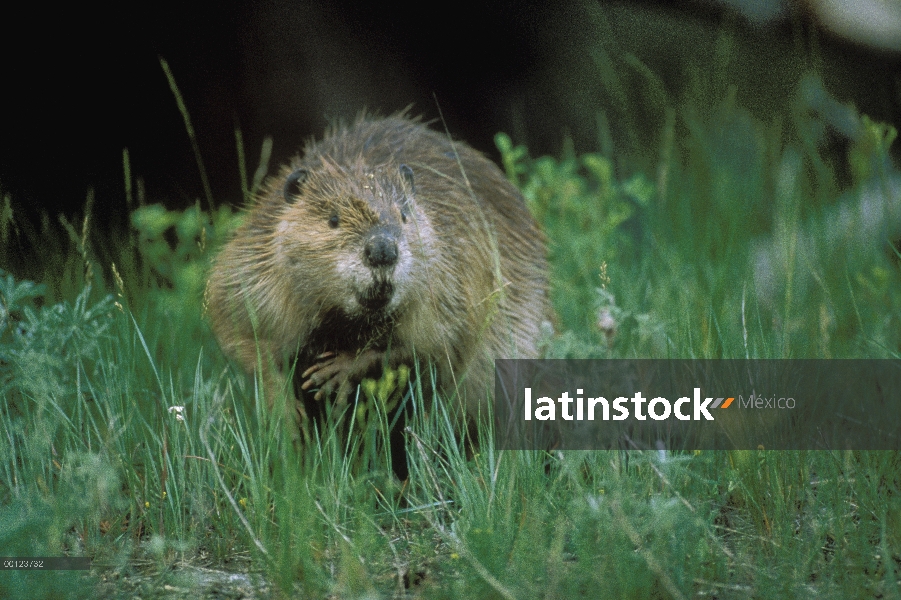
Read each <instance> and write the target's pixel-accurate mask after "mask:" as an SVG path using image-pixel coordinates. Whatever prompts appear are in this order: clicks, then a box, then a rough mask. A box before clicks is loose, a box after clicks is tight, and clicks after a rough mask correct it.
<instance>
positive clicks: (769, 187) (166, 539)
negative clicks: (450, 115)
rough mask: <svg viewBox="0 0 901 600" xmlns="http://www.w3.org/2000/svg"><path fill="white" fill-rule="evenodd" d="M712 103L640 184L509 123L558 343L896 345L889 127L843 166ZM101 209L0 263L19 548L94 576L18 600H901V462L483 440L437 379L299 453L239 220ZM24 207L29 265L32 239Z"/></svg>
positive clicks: (389, 397) (735, 351) (807, 124)
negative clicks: (273, 369)
mask: <svg viewBox="0 0 901 600" xmlns="http://www.w3.org/2000/svg"><path fill="white" fill-rule="evenodd" d="M633 62H634V60H633ZM638 72H644V71H641V70H640V69H639V70H638ZM651 75H652V74H646V75H645V76H648V77H650V76H651ZM607 77H612V78H613V79H611V80H610V81H612V82H613V83H616V82H617V80H616V77H617V73H616V70H615V69H614V70H612V71H610V72H609V73H607ZM724 77H725V75H724ZM171 81H174V80H173V79H172V78H171V77H170V82H171ZM611 85H612V83H611ZM617 85H619V86H620V87H619V88H618V89H621V90H626V89H628V87H627V86H624V85H622V83H621V82H620V83H619V84H617ZM798 85H799V86H802V85H803V81H801V80H799V82H798ZM705 89H706V88H705ZM707 91H708V92H709V94H706V95H704V96H703V97H704V98H713V100H712V101H711V105H710V106H704V107H702V108H703V110H701V109H700V108H699V107H698V106H695V105H693V104H692V103H691V102H687V103H686V104H685V105H682V106H679V107H676V106H669V105H666V106H663V108H664V110H663V111H662V114H663V119H662V121H661V123H659V128H660V135H659V136H657V137H658V138H659V140H658V141H660V144H656V142H655V145H654V146H653V148H651V149H649V148H645V150H644V151H645V152H646V153H647V156H646V161H645V163H646V164H648V165H651V167H649V168H647V169H645V170H640V171H635V172H632V173H624V172H622V166H621V165H617V164H616V163H615V162H614V161H613V160H612V159H611V157H610V156H607V155H605V154H604V153H596V154H583V155H576V154H575V153H574V152H571V151H570V152H566V153H564V155H563V156H561V157H559V158H551V157H542V158H537V159H531V158H529V157H528V152H527V150H526V149H525V148H522V147H517V146H515V144H514V143H513V141H511V140H510V139H509V138H508V137H506V136H499V137H498V140H497V141H498V147H499V148H500V150H501V153H502V156H503V164H504V167H505V169H506V171H507V173H508V175H509V176H510V177H511V179H513V180H514V181H515V182H516V183H517V185H519V186H520V187H521V189H522V190H523V193H524V195H525V197H526V199H527V201H528V203H529V206H530V208H531V210H532V211H533V212H534V214H535V215H536V217H537V218H538V220H539V221H540V222H541V223H542V225H543V227H544V229H545V231H546V233H547V236H548V239H549V246H550V258H551V265H552V293H553V300H554V305H555V307H556V309H557V311H558V313H559V317H560V318H559V331H558V335H557V336H556V337H555V338H554V339H552V340H550V342H549V345H548V350H547V352H548V355H549V356H575V357H589V356H591V357H651V358H667V357H701V358H710V357H712V358H718V357H724V358H738V357H751V358H758V357H773V358H794V357H819V358H830V357H860V358H866V357H894V358H897V357H898V356H899V351H901V339H899V336H901V323H899V318H901V269H899V260H898V254H897V252H896V251H895V249H894V247H893V246H892V242H893V241H894V240H896V239H897V237H893V236H897V234H898V231H897V229H894V227H896V226H897V223H898V220H897V216H898V212H897V211H898V209H897V206H898V204H899V195H898V182H897V174H896V173H895V172H894V171H892V169H891V167H890V166H889V158H888V149H889V147H890V145H891V142H892V139H893V135H892V131H893V130H892V129H891V128H890V127H886V126H881V125H878V124H875V123H871V122H869V121H868V120H866V119H865V118H863V117H860V116H857V117H856V118H857V119H858V120H857V123H858V124H859V126H860V129H859V131H858V137H857V138H855V139H854V140H852V143H851V144H850V145H849V149H848V151H847V152H846V153H845V154H840V155H835V154H834V153H829V152H827V151H826V150H823V149H822V146H821V145H820V144H819V143H818V138H817V137H816V133H815V132H816V131H818V128H817V125H819V126H821V127H820V128H822V127H824V126H826V125H827V124H826V123H824V122H822V121H821V120H818V119H821V117H818V116H817V115H816V114H812V113H809V112H805V111H803V110H801V109H799V108H797V107H788V108H787V109H786V112H785V114H783V115H777V116H776V117H774V118H773V120H772V122H763V121H760V120H759V119H758V118H756V117H754V116H752V115H751V114H750V113H749V112H748V111H747V110H745V109H744V108H743V107H742V106H741V105H740V104H739V103H738V102H737V100H736V99H735V95H734V94H733V93H731V92H730V89H729V88H728V85H725V86H724V87H723V88H722V89H709V90H707ZM623 93H625V92H623ZM661 102H663V103H664V104H666V99H665V98H664V99H663V100H661ZM695 102H700V100H696V101H695ZM628 106H629V102H624V103H622V104H621V106H620V108H621V109H623V110H627V109H628ZM633 120H634V121H635V122H636V123H637V122H640V119H639V118H638V116H636V117H635V118H634V119H633ZM599 122H602V120H601V121H599ZM636 127H637V125H636ZM811 132H814V133H811ZM608 134H609V132H608ZM600 137H601V138H604V137H605V134H604V132H601V134H600ZM636 139H638V138H636ZM126 156H127V155H126ZM842 161H844V162H846V163H848V164H852V165H854V167H853V169H851V171H852V172H853V178H852V180H851V181H848V182H845V183H842V182H841V181H840V179H841V178H840V177H839V176H838V175H837V169H838V168H839V163H842ZM125 164H126V167H127V160H126V163H125ZM126 172H129V171H128V169H127V168H126ZM245 180H246V177H245ZM126 189H127V190H130V189H132V188H131V185H130V184H129V185H128V186H126ZM139 204H143V203H139ZM90 214H91V209H90V205H89V206H88V208H87V210H86V216H85V219H84V220H83V221H82V223H80V225H78V226H76V225H74V224H69V223H68V221H63V222H62V225H61V227H63V229H62V231H64V232H66V237H63V238H62V239H63V240H64V241H63V242H59V243H57V244H55V245H54V244H50V245H49V246H47V247H46V248H45V249H44V250H41V251H37V253H38V257H39V259H40V260H39V261H38V264H37V267H36V268H35V269H33V270H32V271H31V272H32V273H36V274H37V275H35V276H34V277H35V279H39V280H41V281H42V283H43V284H46V285H37V284H33V283H30V282H29V281H27V280H25V279H22V278H20V279H16V278H13V277H12V276H11V275H9V274H7V273H3V274H2V278H0V311H2V312H0V385H2V392H3V397H4V402H3V403H2V405H0V434H2V437H3V440H4V441H3V443H2V444H0V548H2V549H3V552H2V553H3V554H5V555H8V556H16V555H17V556H26V555H43V556H52V555H59V554H62V553H69V554H73V555H88V556H91V557H93V560H94V570H92V571H91V572H89V573H81V572H23V571H2V572H0V596H2V597H4V598H6V597H22V598H26V597H27V598H40V597H45V598H58V597H90V596H96V595H98V593H99V594H100V595H101V596H105V597H118V596H119V595H129V596H130V595H140V596H142V597H154V596H157V595H158V596H162V595H165V594H166V593H167V592H165V590H166V589H167V588H165V587H164V586H167V585H168V586H170V587H169V588H168V589H169V592H172V590H176V592H177V591H178V590H182V592H183V593H192V594H198V593H199V594H212V593H213V591H211V590H214V588H215V585H224V584H222V581H223V580H222V579H218V580H215V582H216V583H215V584H214V583H210V582H211V579H210V577H211V575H210V570H212V571H224V572H236V573H247V572H250V573H254V574H258V575H260V576H261V577H260V578H255V579H248V580H242V581H249V582H251V583H245V584H242V585H251V586H253V587H255V588H256V589H257V590H259V591H261V592H262V593H271V594H272V595H274V596H276V597H341V598H352V597H429V598H432V597H435V598H442V597H447V598H459V597H468V598H533V597H557V598H580V597H584V598H599V597H601V598H693V597H716V598H720V599H725V598H749V597H758V598H780V597H785V598H806V597H810V598H813V597H817V598H852V597H860V598H868V597H873V598H891V597H899V596H901V588H899V584H898V581H899V579H901V568H899V564H901V539H899V536H901V534H899V532H901V490H899V475H898V473H899V472H901V471H899V467H901V464H899V458H898V455H897V453H892V452H850V451H848V452H812V451H811V452H771V451H765V450H760V451H752V452H695V453H684V454H683V453H671V452H639V451H634V452H566V453H550V454H549V453H544V452H525V451H523V452H510V451H506V452H499V451H496V450H495V449H494V448H493V445H492V431H491V430H490V428H489V427H487V426H485V427H481V428H480V429H478V430H477V431H475V432H473V435H475V436H477V437H478V439H477V440H475V441H476V442H477V443H476V444H475V447H476V448H477V451H476V452H475V453H472V452H471V451H470V450H469V449H470V448H472V447H473V446H472V445H471V444H470V442H471V441H473V440H467V439H465V437H466V435H468V434H469V432H463V433H461V432H459V431H457V430H456V429H455V427H454V416H453V415H452V414H450V412H449V408H448V406H446V405H445V404H444V403H442V402H441V401H440V399H439V401H436V402H434V403H431V404H426V403H425V402H424V401H423V393H422V389H421V386H426V387H427V386H428V381H429V378H428V376H427V374H420V375H421V376H420V377H419V378H416V377H413V378H411V379H410V380H409V382H406V381H404V378H403V377H400V378H399V380H395V381H394V384H393V386H392V385H391V384H390V382H389V381H388V378H389V377H390V376H394V375H390V374H389V375H388V376H386V378H385V379H384V380H383V381H381V382H367V383H366V384H365V385H364V386H361V390H360V392H359V395H358V396H357V397H356V398H355V401H354V402H352V403H350V404H349V405H348V407H347V408H346V409H338V408H334V409H333V412H334V413H335V414H333V415H330V416H329V417H328V418H327V419H326V421H325V422H324V423H321V424H320V425H319V428H318V429H317V430H316V431H315V432H314V439H313V441H312V443H310V444H308V445H304V446H299V445H297V444H295V443H293V441H292V439H291V432H290V430H289V428H288V427H286V424H285V423H284V422H282V420H281V419H280V418H279V415H278V414H273V413H270V412H268V411H266V410H265V402H263V401H260V400H259V398H258V397H259V396H260V393H261V392H260V390H259V388H258V387H257V384H256V382H255V381H254V380H253V379H252V378H250V377H248V376H246V375H244V374H243V373H240V372H239V371H238V370H237V369H236V368H235V366H234V365H231V364H229V363H228V362H227V361H226V360H225V359H224V358H223V356H222V355H221V353H220V351H219V350H218V348H217V346H216V344H215V341H214V340H213V338H212V336H211V333H210V331H209V329H208V327H207V326H206V324H205V322H204V320H203V317H202V313H203V307H202V304H203V300H202V294H203V283H204V270H205V265H206V264H208V261H209V258H210V256H212V255H213V254H214V253H215V250H216V247H217V245H218V244H219V243H221V240H222V239H223V238H224V236H225V235H227V232H228V230H229V229H230V228H232V227H234V224H235V222H236V221H235V219H236V217H235V216H234V215H233V214H232V212H231V211H230V210H229V209H227V208H218V209H215V211H212V212H211V211H202V210H200V209H199V208H197V207H194V208H190V209H188V210H186V211H182V212H174V211H167V210H165V209H164V208H162V207H160V206H146V205H142V206H140V207H139V208H137V209H135V212H134V213H133V215H132V228H131V229H130V230H129V232H128V233H127V235H121V236H119V238H118V239H119V241H117V242H110V241H108V240H105V238H104V235H105V232H102V231H100V230H99V229H98V228H97V227H96V225H93V226H92V225H91V220H90V218H89V217H90ZM874 215H875V216H874ZM8 218H10V219H13V221H9V220H7V221H4V222H5V223H14V224H15V225H16V226H17V228H18V230H19V231H20V232H21V233H20V234H19V236H20V237H15V234H9V235H10V236H11V237H10V238H4V239H5V242H6V244H7V246H6V248H5V250H4V252H6V253H7V254H6V255H5V256H10V254H9V253H11V252H13V251H15V248H16V247H17V246H16V244H19V245H21V244H23V243H27V242H28V237H29V235H31V234H29V233H28V232H29V231H32V232H37V229H35V228H31V229H29V227H30V226H29V225H27V224H25V223H18V222H16V221H15V220H14V219H15V215H14V214H13V215H12V216H11V217H8ZM874 219H875V220H874ZM874 223H875V225H874ZM40 227H42V228H44V230H47V231H49V230H50V228H52V227H53V225H52V223H46V222H45V223H44V224H43V225H41V226H40ZM4 231H6V230H5V229H4ZM38 237H39V236H38V235H37V234H36V233H34V235H32V238H31V241H32V242H35V241H36V240H37V239H38ZM53 239H59V236H55V237H53ZM9 262H10V263H15V261H9ZM112 263H115V264H116V267H115V269H114V268H113V266H112ZM63 279H65V283H63V282H62V280H63ZM395 375H396V374H395ZM416 382H418V384H417V383H416ZM417 385H418V386H420V387H417ZM392 387H393V388H394V389H393V391H392ZM426 396H427V394H426ZM386 402H387V403H389V404H390V403H393V402H403V403H405V406H407V408H408V413H409V415H410V417H409V420H408V421H407V422H405V423H404V424H403V425H404V426H405V427H406V457H407V461H408V464H409V470H410V477H409V479H408V481H406V482H399V481H397V480H396V479H395V478H394V477H393V475H392V470H391V464H392V463H391V458H392V457H391V456H390V453H391V449H390V445H389V444H388V443H387V440H388V430H389V429H390V426H391V423H390V422H389V416H388V413H386V412H385V407H384V403H386ZM330 410H332V409H330ZM161 590H163V591H161ZM172 593H175V592H172Z"/></svg>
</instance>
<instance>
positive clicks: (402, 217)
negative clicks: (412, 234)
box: [400, 209, 407, 223]
mask: <svg viewBox="0 0 901 600" xmlns="http://www.w3.org/2000/svg"><path fill="white" fill-rule="evenodd" d="M400 220H401V222H402V223H406V222H407V211H406V209H402V210H401V211H400Z"/></svg>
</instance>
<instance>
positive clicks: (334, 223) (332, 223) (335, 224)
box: [328, 215, 340, 229]
mask: <svg viewBox="0 0 901 600" xmlns="http://www.w3.org/2000/svg"><path fill="white" fill-rule="evenodd" d="M339 222H340V219H339V218H338V215H332V216H331V217H329V220H328V226H329V227H331V228H332V229H337V228H338V223H339Z"/></svg>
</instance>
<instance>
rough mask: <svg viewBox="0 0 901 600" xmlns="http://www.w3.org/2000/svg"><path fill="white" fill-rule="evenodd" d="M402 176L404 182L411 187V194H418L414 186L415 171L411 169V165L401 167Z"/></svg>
mask: <svg viewBox="0 0 901 600" xmlns="http://www.w3.org/2000/svg"><path fill="white" fill-rule="evenodd" d="M399 170H400V174H401V175H403V177H404V181H406V182H407V185H408V186H410V193H411V194H415V193H416V186H415V185H413V169H411V168H410V166H409V165H401V166H400V167H399Z"/></svg>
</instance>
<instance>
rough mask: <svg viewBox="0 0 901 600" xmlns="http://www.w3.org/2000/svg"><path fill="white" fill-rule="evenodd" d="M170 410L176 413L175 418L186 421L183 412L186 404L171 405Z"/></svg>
mask: <svg viewBox="0 0 901 600" xmlns="http://www.w3.org/2000/svg"><path fill="white" fill-rule="evenodd" d="M169 412H170V413H175V418H176V419H177V420H179V421H184V420H185V416H184V415H183V414H182V413H184V412H185V407H184V406H170V407H169Z"/></svg>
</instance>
